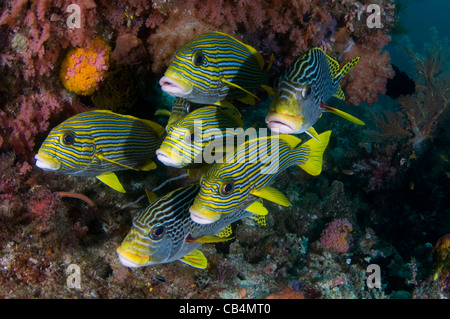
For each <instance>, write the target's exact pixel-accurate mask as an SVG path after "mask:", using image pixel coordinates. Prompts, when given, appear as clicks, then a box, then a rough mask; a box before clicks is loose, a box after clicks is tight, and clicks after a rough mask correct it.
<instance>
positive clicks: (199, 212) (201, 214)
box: [189, 202, 221, 225]
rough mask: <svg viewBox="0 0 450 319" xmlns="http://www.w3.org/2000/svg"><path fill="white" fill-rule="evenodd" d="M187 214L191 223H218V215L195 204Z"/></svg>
mask: <svg viewBox="0 0 450 319" xmlns="http://www.w3.org/2000/svg"><path fill="white" fill-rule="evenodd" d="M189 213H190V214H191V219H192V221H194V222H196V223H197V224H202V225H205V224H211V223H214V222H216V221H218V220H219V219H220V216H221V214H220V213H216V212H213V211H209V210H205V209H202V208H201V207H199V205H198V204H196V203H195V202H194V204H193V205H192V206H191V207H190V208H189Z"/></svg>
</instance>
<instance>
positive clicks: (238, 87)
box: [220, 77, 259, 100]
mask: <svg viewBox="0 0 450 319" xmlns="http://www.w3.org/2000/svg"><path fill="white" fill-rule="evenodd" d="M220 80H221V81H222V82H223V83H225V84H226V85H228V86H232V87H235V88H237V89H239V90H241V91H244V92H245V93H247V94H248V95H251V96H253V97H254V98H256V99H258V100H259V97H257V96H256V95H255V94H253V93H252V92H250V91H248V90H246V89H244V88H243V87H242V86H240V85H237V84H235V83H233V82H230V81H228V80H226V79H225V78H223V77H222V78H221V79H220Z"/></svg>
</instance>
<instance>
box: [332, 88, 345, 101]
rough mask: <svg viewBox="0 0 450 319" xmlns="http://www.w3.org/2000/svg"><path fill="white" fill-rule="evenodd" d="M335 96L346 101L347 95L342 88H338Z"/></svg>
mask: <svg viewBox="0 0 450 319" xmlns="http://www.w3.org/2000/svg"><path fill="white" fill-rule="evenodd" d="M333 96H334V97H336V98H338V99H339V100H342V101H345V94H344V91H342V88H341V87H340V86H338V91H337V93H336V94H334V95H333Z"/></svg>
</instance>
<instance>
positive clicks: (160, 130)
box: [140, 119, 166, 137]
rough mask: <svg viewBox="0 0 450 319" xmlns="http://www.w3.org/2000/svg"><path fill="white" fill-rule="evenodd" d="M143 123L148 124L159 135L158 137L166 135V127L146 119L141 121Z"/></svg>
mask: <svg viewBox="0 0 450 319" xmlns="http://www.w3.org/2000/svg"><path fill="white" fill-rule="evenodd" d="M140 120H141V121H142V122H144V123H146V124H147V125H148V126H150V127H151V128H152V129H154V130H155V132H156V134H157V135H158V137H161V136H162V135H163V134H164V133H165V131H166V130H165V129H164V127H162V126H161V125H159V124H158V123H156V122H153V121H150V120H146V119H140Z"/></svg>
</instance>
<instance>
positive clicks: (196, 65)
mask: <svg viewBox="0 0 450 319" xmlns="http://www.w3.org/2000/svg"><path fill="white" fill-rule="evenodd" d="M264 66H265V62H264V59H263V57H262V55H261V54H260V53H259V52H258V51H256V50H255V49H254V48H253V47H251V46H249V45H247V44H244V43H243V42H241V41H239V40H237V39H235V38H233V37H232V36H230V35H228V34H225V33H221V32H208V33H204V34H201V35H199V36H197V37H195V38H193V39H192V40H191V41H189V42H188V43H186V44H185V45H184V46H182V47H181V48H179V49H177V50H176V51H175V53H174V55H173V58H172V63H171V64H170V65H169V67H168V69H167V70H166V72H165V74H164V76H163V77H162V78H161V79H160V82H159V83H160V85H161V89H162V90H163V91H165V92H166V93H168V94H170V95H172V96H175V97H182V98H185V99H187V100H189V101H191V102H193V103H199V104H212V103H215V102H217V101H222V100H225V99H240V100H241V101H243V102H245V103H248V104H255V99H254V98H255V95H254V94H253V93H251V91H253V90H256V89H258V88H261V87H263V88H264V89H266V90H267V89H268V87H266V84H267V83H268V79H269V71H268V69H265V67H264ZM269 68H270V66H269Z"/></svg>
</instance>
